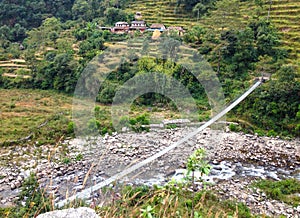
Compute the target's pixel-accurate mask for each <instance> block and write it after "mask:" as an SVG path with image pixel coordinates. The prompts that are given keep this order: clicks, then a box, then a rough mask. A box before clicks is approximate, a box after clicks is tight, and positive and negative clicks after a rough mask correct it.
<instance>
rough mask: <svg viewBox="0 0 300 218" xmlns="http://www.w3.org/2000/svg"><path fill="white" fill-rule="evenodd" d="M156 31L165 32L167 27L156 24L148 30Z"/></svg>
mask: <svg viewBox="0 0 300 218" xmlns="http://www.w3.org/2000/svg"><path fill="white" fill-rule="evenodd" d="M155 30H159V31H160V32H164V31H166V27H165V25H163V24H161V23H154V24H152V25H151V26H150V29H148V31H155Z"/></svg>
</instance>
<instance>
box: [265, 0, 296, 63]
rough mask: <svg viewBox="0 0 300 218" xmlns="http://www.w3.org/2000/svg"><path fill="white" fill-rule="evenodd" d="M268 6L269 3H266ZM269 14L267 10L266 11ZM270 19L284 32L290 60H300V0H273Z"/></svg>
mask: <svg viewBox="0 0 300 218" xmlns="http://www.w3.org/2000/svg"><path fill="white" fill-rule="evenodd" d="M266 7H268V4H267V3H266ZM264 13H265V14H267V10H265V11H264ZM270 20H271V21H272V22H273V23H274V24H275V26H276V27H277V28H278V29H279V30H280V32H281V33H282V42H283V46H284V48H286V49H287V50H288V51H289V52H290V57H289V59H290V61H291V62H293V63H295V64H299V62H300V2H299V0H273V1H272V5H271V10H270Z"/></svg>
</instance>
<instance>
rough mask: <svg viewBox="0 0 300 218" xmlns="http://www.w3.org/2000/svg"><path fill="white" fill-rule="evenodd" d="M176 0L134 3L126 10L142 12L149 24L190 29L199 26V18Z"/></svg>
mask: <svg viewBox="0 0 300 218" xmlns="http://www.w3.org/2000/svg"><path fill="white" fill-rule="evenodd" d="M176 2H177V1H176V0H170V1H163V0H154V1H151V0H140V1H132V2H131V3H130V4H129V6H128V8H127V9H126V10H127V11H128V12H130V13H135V12H142V16H143V19H144V20H146V21H147V23H148V24H151V23H163V24H165V25H166V26H182V27H184V28H189V27H191V26H193V25H195V24H197V18H195V17H194V16H192V15H191V14H189V13H187V12H186V11H185V10H184V9H183V7H182V5H179V6H177V4H176Z"/></svg>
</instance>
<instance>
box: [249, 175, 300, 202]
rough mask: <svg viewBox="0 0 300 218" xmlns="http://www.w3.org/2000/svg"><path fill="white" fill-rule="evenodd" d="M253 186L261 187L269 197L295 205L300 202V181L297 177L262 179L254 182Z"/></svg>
mask: <svg viewBox="0 0 300 218" xmlns="http://www.w3.org/2000/svg"><path fill="white" fill-rule="evenodd" d="M253 186H254V187H258V188H260V189H261V190H262V191H263V192H265V193H266V195H267V197H268V198H271V199H275V200H279V201H283V202H285V203H287V204H290V205H292V206H294V207H297V206H298V205H299V204H300V195H299V194H300V181H298V180H296V179H286V180H281V181H271V180H261V181H258V182H256V183H254V184H253Z"/></svg>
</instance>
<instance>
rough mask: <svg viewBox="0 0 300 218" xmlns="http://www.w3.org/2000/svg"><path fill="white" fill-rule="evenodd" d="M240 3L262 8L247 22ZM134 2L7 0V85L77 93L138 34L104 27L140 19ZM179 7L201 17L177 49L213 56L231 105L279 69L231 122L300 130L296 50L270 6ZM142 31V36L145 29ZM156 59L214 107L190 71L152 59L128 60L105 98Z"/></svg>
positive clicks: (3, 30)
mask: <svg viewBox="0 0 300 218" xmlns="http://www.w3.org/2000/svg"><path fill="white" fill-rule="evenodd" d="M239 3H240V4H242V3H243V4H245V3H247V4H249V5H251V6H253V7H254V8H255V10H253V11H254V12H253V11H252V12H251V13H249V14H246V15H243V16H247V20H246V21H243V22H241V20H240V17H242V15H241V12H240V8H239V7H238V5H239ZM134 4H135V3H133V2H131V1H126V0H123V1H121V0H116V1H107V0H90V1H85V0H76V1H67V2H64V3H63V4H62V3H61V2H57V1H43V0H35V1H30V2H29V1H22V2H21V3H20V2H18V3H16V2H14V1H2V2H1V3H0V6H1V7H0V8H1V13H0V18H1V19H0V25H1V27H0V51H1V52H0V60H2V61H1V63H0V66H1V68H0V74H1V75H2V76H1V77H0V86H1V87H2V88H34V89H54V90H58V91H62V92H66V93H72V92H73V91H74V88H75V85H76V83H77V80H78V77H79V75H80V74H81V73H82V70H83V69H84V68H85V66H86V65H87V63H88V62H89V61H90V60H91V59H92V58H93V57H95V56H96V55H99V54H101V53H102V51H103V50H105V49H106V48H107V46H111V44H113V43H114V41H118V40H125V39H127V38H128V37H131V36H129V35H114V34H112V33H110V32H109V31H107V30H100V29H99V28H98V26H99V25H102V26H111V25H113V24H114V23H115V22H116V21H120V20H125V21H131V20H133V19H134V18H133V13H132V12H130V11H129V10H127V9H126V7H128V8H131V7H132V5H134ZM170 5H171V3H170ZM174 5H175V6H176V7H177V8H179V9H180V10H181V11H180V13H181V14H184V13H189V12H192V14H193V16H197V17H198V19H200V21H199V23H194V21H193V23H192V25H190V26H189V28H188V29H187V31H186V33H185V35H184V36H183V37H178V36H175V35H174V36H171V37H174V38H175V39H176V40H179V43H178V44H174V46H175V47H176V46H177V47H178V46H179V45H180V43H187V44H188V45H190V46H192V47H193V48H195V49H197V50H198V52H199V54H201V55H203V56H204V57H205V58H206V59H207V60H208V61H209V63H210V64H211V65H212V67H213V69H214V70H215V71H216V72H217V74H218V76H219V79H220V81H221V83H222V85H223V89H224V93H225V96H226V99H227V100H228V102H229V101H232V100H233V99H234V98H236V97H237V96H238V95H239V94H240V93H241V92H242V90H244V89H246V88H247V87H249V85H250V84H251V83H252V80H253V78H254V77H257V76H260V75H261V73H269V74H272V81H270V82H269V83H267V84H265V85H263V86H262V87H261V88H260V89H259V90H258V91H256V92H255V93H254V94H253V95H252V96H251V97H250V98H249V99H247V100H246V101H245V102H243V104H241V105H240V106H239V107H238V108H237V109H236V110H235V111H234V117H233V116H232V118H231V119H234V120H237V121H239V120H240V121H241V122H242V123H244V124H245V123H250V124H251V125H246V126H243V127H247V130H248V131H251V132H254V131H256V132H258V133H268V134H270V135H278V134H280V135H285V136H286V135H299V129H300V124H299V113H300V112H299V110H300V109H299V103H300V102H299V99H300V98H299V91H300V85H299V73H298V72H299V71H298V68H297V65H294V64H293V63H289V61H287V60H288V58H289V51H288V50H286V49H284V48H285V47H284V46H282V40H281V38H282V36H281V35H280V34H279V32H278V30H277V29H276V28H275V26H274V25H273V23H272V20H270V19H269V17H267V18H266V17H263V16H261V14H263V12H262V11H263V10H267V9H266V7H265V4H264V2H262V1H238V0H235V1H228V0H222V1H216V0H213V1H198V0H195V1H184V0H178V1H174ZM235 5H237V6H235ZM124 9H126V10H124ZM182 11H183V12H182ZM184 11H185V12H184ZM225 11H226V13H225ZM25 12H26V13H25ZM174 16H175V17H176V15H174ZM157 22H158V21H157ZM135 35H136V36H137V37H139V35H140V34H135ZM143 37H145V38H151V35H149V34H144V36H143ZM163 37H170V36H167V35H165V36H164V35H162V36H161V38H163ZM145 46H146V47H147V45H145ZM166 46H170V45H166ZM146 47H145V48H146ZM148 47H149V45H148ZM147 49H149V48H147ZM15 59H20V60H22V61H24V62H22V63H20V62H17V60H15ZM134 62H135V63H134ZM154 63H155V64H156V67H155V68H156V69H155V70H156V71H158V72H160V73H163V74H168V75H172V76H173V77H174V78H176V79H178V80H179V81H181V82H182V83H183V84H184V85H185V86H187V87H188V89H189V91H190V92H191V94H192V95H193V97H194V98H195V99H196V100H197V103H198V106H199V108H201V109H202V110H203V109H204V108H206V110H207V109H209V105H208V101H207V99H206V96H205V92H204V89H203V88H202V87H201V86H199V84H198V83H197V80H196V79H195V78H193V76H192V75H191V74H190V73H189V72H188V71H186V70H183V69H182V68H181V67H180V66H178V65H176V64H171V63H168V62H165V61H163V60H154V59H152V58H143V59H140V60H135V59H133V63H129V62H127V63H124V64H123V65H121V66H120V67H119V68H118V69H116V72H114V73H113V74H112V76H110V77H109V78H108V81H107V82H106V83H105V85H104V87H102V88H101V90H99V94H98V97H97V100H98V101H99V102H101V103H105V104H107V103H108V104H109V103H111V102H112V99H113V96H114V93H115V92H116V90H117V89H118V87H120V85H122V84H124V82H126V81H127V80H128V79H130V78H133V77H134V76H135V75H137V74H140V73H144V72H147V70H149V67H151V66H153V64H154ZM133 66H138V67H133ZM287 84H289V85H288V86H287ZM137 102H138V103H139V104H148V105H149V104H153V103H155V104H157V103H169V100H166V99H164V97H163V96H160V95H156V94H153V93H152V94H151V93H150V94H148V95H144V96H142V97H141V98H140V99H139V100H137ZM201 113H203V112H200V114H201ZM232 114H233V113H232ZM200 119H201V120H202V119H204V118H203V117H200ZM243 121H245V122H243ZM99 128H104V127H99ZM100 131H101V129H100Z"/></svg>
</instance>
